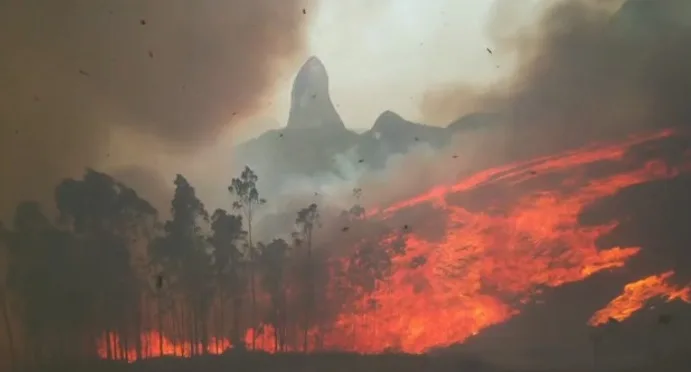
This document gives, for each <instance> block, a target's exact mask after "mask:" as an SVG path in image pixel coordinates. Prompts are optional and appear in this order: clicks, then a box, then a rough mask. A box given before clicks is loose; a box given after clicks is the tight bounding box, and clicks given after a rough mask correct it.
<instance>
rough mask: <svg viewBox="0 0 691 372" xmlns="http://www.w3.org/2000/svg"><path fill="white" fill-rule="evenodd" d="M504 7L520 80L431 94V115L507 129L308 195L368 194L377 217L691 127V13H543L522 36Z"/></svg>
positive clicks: (687, 6)
mask: <svg viewBox="0 0 691 372" xmlns="http://www.w3.org/2000/svg"><path fill="white" fill-rule="evenodd" d="M495 5H496V7H495V12H494V15H495V18H494V19H493V20H491V22H490V23H489V33H490V35H491V36H492V38H493V39H494V44H493V45H490V46H489V47H490V49H491V50H492V56H493V57H494V58H496V59H497V63H498V64H502V63H504V62H506V61H507V60H510V59H514V60H515V62H516V63H517V68H516V73H515V74H513V75H512V76H511V77H510V78H509V79H508V80H507V81H505V82H503V84H500V85H497V86H493V87H491V88H490V89H489V90H487V91H484V92H481V91H478V90H475V92H474V94H471V93H472V92H471V89H473V88H472V87H468V86H459V87H456V88H453V87H447V88H445V90H444V91H434V92H430V93H431V94H429V95H428V96H427V100H426V101H425V102H424V103H423V106H424V107H423V110H425V111H427V112H432V111H435V110H436V112H437V114H441V115H449V114H450V112H451V111H450V110H455V116H454V115H451V116H450V117H459V115H462V114H466V113H473V112H475V113H477V112H494V113H497V115H496V116H495V117H496V118H498V119H497V120H498V121H499V122H500V123H499V124H500V125H492V126H491V128H489V127H488V128H486V129H481V130H467V131H461V132H458V133H457V135H456V136H455V138H454V139H453V140H452V141H451V144H450V145H449V146H447V147H446V148H444V149H441V150H438V149H432V148H427V147H424V146H417V147H415V148H414V149H412V150H411V151H409V152H408V153H407V154H405V155H397V156H394V157H391V158H390V159H389V161H388V163H387V165H386V167H385V169H384V170H369V169H367V166H366V164H365V165H363V164H357V161H356V158H353V159H350V158H348V159H349V161H350V164H349V168H350V167H354V168H355V169H358V171H357V172H344V171H343V170H340V171H338V172H334V174H333V176H332V177H331V178H329V179H328V181H325V180H326V178H328V177H321V178H319V177H318V178H311V179H310V180H309V182H312V183H315V182H316V183H317V184H316V185H315V184H310V186H309V187H302V188H299V189H303V190H305V191H304V194H305V196H306V197H309V196H310V195H311V193H312V190H319V189H320V188H321V189H325V188H326V185H328V186H329V187H328V189H331V190H333V192H332V193H330V194H329V196H327V197H325V200H323V203H325V204H327V205H338V206H341V205H344V204H347V203H352V199H349V198H348V196H349V191H350V190H351V189H352V188H353V187H361V188H362V189H363V194H362V195H363V196H362V202H363V203H364V204H365V205H366V206H367V207H374V206H382V205H387V204H390V203H393V202H395V201H396V200H400V199H401V198H406V197H411V196H413V195H415V194H417V193H419V192H422V191H423V190H426V189H429V188H430V187H433V186H438V185H443V184H450V183H453V182H454V181H455V180H458V179H459V178H462V177H463V176H464V175H467V174H469V173H470V172H472V171H477V170H479V169H482V168H485V167H488V166H494V165H497V164H499V163H505V162H509V161H514V160H517V159H519V158H524V157H531V156H537V155H542V154H545V153H554V152H557V151H563V150H565V149H568V148H574V147H578V146H582V145H584V144H586V143H590V142H593V141H602V140H613V139H617V138H622V137H624V136H626V135H629V134H632V133H636V132H641V131H647V130H655V129H658V128H663V127H664V128H666V127H671V126H676V127H679V128H682V129H683V128H688V127H689V126H691V105H689V97H691V50H689V48H688V47H687V45H690V43H691V21H689V19H691V3H689V2H687V1H681V0H672V1H664V2H656V1H645V0H629V1H626V2H621V1H606V2H598V1H581V0H574V1H571V0H569V1H559V2H550V3H549V4H547V5H545V4H544V3H543V4H542V5H540V6H542V7H543V8H542V9H540V18H539V20H538V22H537V23H536V24H535V25H534V26H529V27H528V26H526V27H523V28H521V31H520V32H518V33H516V32H515V28H516V27H519V26H521V25H522V24H526V23H527V22H524V20H525V19H526V18H527V16H521V19H522V20H518V21H516V23H515V24H512V25H508V24H507V22H506V20H508V19H511V15H512V14H516V13H519V14H526V13H527V11H526V9H523V8H522V7H521V6H518V5H517V4H516V2H514V1H508V0H507V1H498V2H496V3H495ZM533 5H534V4H533ZM517 7H518V8H517ZM512 30H513V31H512ZM344 174H346V175H350V176H344ZM304 183H305V184H308V181H304ZM339 186H340V189H339ZM394 186H395V187H394Z"/></svg>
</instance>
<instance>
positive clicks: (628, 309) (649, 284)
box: [588, 271, 691, 326]
mask: <svg viewBox="0 0 691 372" xmlns="http://www.w3.org/2000/svg"><path fill="white" fill-rule="evenodd" d="M673 274H674V272H673V271H668V272H666V273H663V274H660V275H651V276H649V277H647V278H644V279H641V280H638V281H635V282H633V283H629V284H627V285H626V286H625V287H624V293H622V294H621V295H619V296H617V298H615V299H613V300H612V301H611V302H610V303H609V304H607V306H605V308H603V309H601V310H599V311H598V312H596V313H595V314H594V315H593V316H592V318H590V320H589V321H588V324H590V325H593V326H598V325H602V324H606V323H607V322H609V321H610V320H611V319H614V320H617V321H622V320H624V319H626V318H628V317H630V316H631V315H632V314H633V313H635V312H636V311H638V310H640V309H642V308H643V306H644V305H645V303H646V302H647V301H648V300H650V299H652V298H655V297H662V298H664V299H665V300H666V301H667V302H669V301H673V300H681V301H684V302H686V303H691V288H689V287H676V286H674V285H671V284H669V283H668V280H669V278H670V277H671V276H672V275H673Z"/></svg>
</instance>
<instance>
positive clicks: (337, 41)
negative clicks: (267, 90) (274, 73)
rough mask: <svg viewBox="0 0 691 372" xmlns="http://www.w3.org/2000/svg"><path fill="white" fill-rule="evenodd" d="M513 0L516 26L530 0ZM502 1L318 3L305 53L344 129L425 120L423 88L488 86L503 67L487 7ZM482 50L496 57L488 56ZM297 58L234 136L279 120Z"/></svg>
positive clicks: (523, 19)
mask: <svg viewBox="0 0 691 372" xmlns="http://www.w3.org/2000/svg"><path fill="white" fill-rule="evenodd" d="M515 1H516V2H519V3H521V6H520V9H521V10H523V11H527V14H516V17H515V19H512V20H505V21H507V22H509V21H510V22H515V24H516V25H519V24H521V22H526V15H527V16H529V15H530V14H531V13H530V9H531V7H532V4H533V3H535V1H534V0H515ZM505 2H506V1H503V2H502V1H489V0H488V1H479V0H425V1H421V0H382V1H377V2H375V4H376V5H375V7H374V8H373V7H372V4H373V2H372V1H369V0H350V1H339V0H321V1H319V6H318V7H316V10H315V11H316V16H315V17H314V19H313V21H312V24H311V25H310V28H309V30H310V31H309V32H310V37H309V51H308V52H307V55H309V54H312V55H316V56H318V57H319V58H320V59H321V60H322V61H323V62H324V64H325V65H326V68H327V70H328V72H329V79H330V88H331V89H330V90H331V95H332V99H333V101H334V104H335V105H336V106H337V109H338V111H339V114H341V117H342V118H343V120H344V122H345V124H346V126H348V127H351V128H368V127H370V126H371V125H372V124H373V123H374V120H375V119H376V118H377V116H378V115H379V114H380V113H381V112H383V111H385V110H392V111H395V112H397V113H399V114H401V115H402V116H404V117H406V118H409V119H411V120H420V121H425V117H424V116H423V115H422V113H421V112H420V103H421V101H422V99H423V97H424V95H425V94H426V93H428V92H429V91H430V90H434V89H443V88H444V87H445V86H456V85H458V83H459V82H461V83H464V84H469V85H479V86H482V85H486V84H491V83H492V81H493V80H495V79H496V78H497V77H500V76H501V75H502V74H507V73H509V72H510V70H511V69H510V66H508V65H506V63H505V61H504V63H499V62H498V59H499V55H500V53H501V52H502V51H501V50H495V47H494V46H493V45H492V42H491V38H490V35H489V32H488V22H489V20H490V19H491V18H492V15H493V11H494V7H495V6H497V5H498V4H500V3H505ZM308 11H309V10H308ZM487 47H490V48H492V49H493V52H494V53H495V55H490V54H489V53H487V51H486V49H485V48H487ZM307 55H306V56H307ZM306 56H305V57H306ZM502 60H504V59H502ZM300 62H301V61H295V63H296V65H295V66H294V69H293V70H292V71H291V70H290V69H289V68H287V71H285V74H284V76H283V78H284V80H285V81H284V82H283V83H282V84H281V86H280V88H279V89H278V90H277V92H276V95H275V97H272V98H270V99H268V100H267V107H266V111H265V113H264V115H263V116H260V117H258V118H256V122H254V121H252V120H250V121H249V122H250V125H248V126H244V127H240V128H239V133H238V132H236V133H234V134H233V137H234V138H235V140H242V139H244V138H246V136H247V135H251V134H255V133H256V132H258V130H257V128H256V126H257V125H260V126H261V127H265V126H266V127H277V126H283V125H284V124H285V122H286V120H287V116H288V107H289V94H290V87H291V84H292V79H293V77H294V75H295V73H296V72H297V68H298V67H299V64H300ZM497 65H500V66H499V67H497ZM427 121H429V120H427ZM431 124H446V123H431Z"/></svg>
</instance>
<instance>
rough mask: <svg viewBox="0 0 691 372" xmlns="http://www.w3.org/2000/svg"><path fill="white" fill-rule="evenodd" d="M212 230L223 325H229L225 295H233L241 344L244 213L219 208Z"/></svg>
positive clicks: (236, 339)
mask: <svg viewBox="0 0 691 372" xmlns="http://www.w3.org/2000/svg"><path fill="white" fill-rule="evenodd" d="M211 232H212V235H211V237H210V239H209V241H210V242H211V245H213V247H214V269H215V272H216V274H217V276H218V286H219V296H220V309H219V311H220V317H221V327H222V328H223V327H224V326H225V325H224V324H223V323H224V319H225V316H224V314H225V312H224V306H225V299H226V298H227V297H229V298H230V299H231V302H232V306H233V314H232V315H233V327H232V332H231V342H232V344H233V345H235V346H237V345H239V344H240V343H242V342H244V340H243V339H242V327H241V321H242V320H241V317H242V303H243V301H242V300H243V298H244V295H245V291H244V288H245V280H244V278H243V271H242V265H243V257H242V256H243V255H242V252H241V251H240V249H239V248H238V244H239V243H240V241H242V240H244V239H245V235H246V232H245V231H244V230H243V229H242V217H241V216H236V215H233V214H229V213H228V212H227V211H225V210H223V209H217V210H216V211H215V212H214V213H213V215H212V216H211Z"/></svg>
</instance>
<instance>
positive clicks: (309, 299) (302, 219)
mask: <svg viewBox="0 0 691 372" xmlns="http://www.w3.org/2000/svg"><path fill="white" fill-rule="evenodd" d="M295 225H296V227H297V228H298V231H297V233H296V234H294V238H295V240H296V242H297V244H298V245H301V244H302V243H303V242H304V243H306V244H307V257H306V261H305V265H306V267H305V272H304V274H305V280H304V287H305V297H304V300H305V308H304V312H305V324H304V328H303V346H302V349H303V351H304V352H305V353H306V352H307V347H308V333H309V327H310V322H311V316H312V312H313V311H314V306H315V303H314V300H315V298H314V296H315V283H314V262H313V260H312V236H313V231H314V228H315V227H317V226H319V225H320V221H319V210H318V207H317V204H315V203H312V204H310V205H309V206H308V207H307V208H303V209H301V210H300V211H298V213H297V217H296V218H295Z"/></svg>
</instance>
